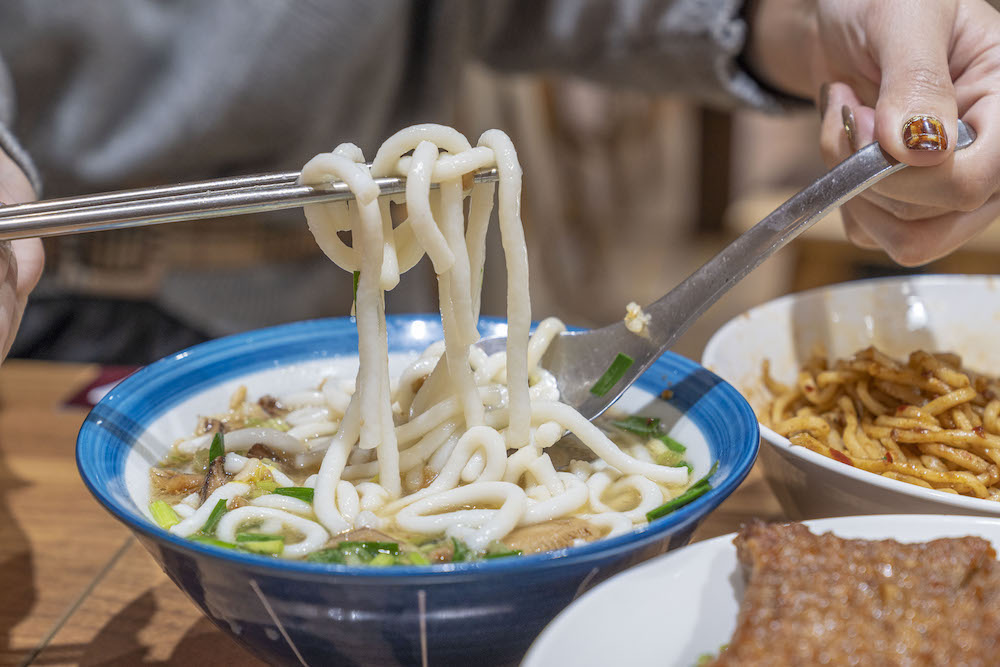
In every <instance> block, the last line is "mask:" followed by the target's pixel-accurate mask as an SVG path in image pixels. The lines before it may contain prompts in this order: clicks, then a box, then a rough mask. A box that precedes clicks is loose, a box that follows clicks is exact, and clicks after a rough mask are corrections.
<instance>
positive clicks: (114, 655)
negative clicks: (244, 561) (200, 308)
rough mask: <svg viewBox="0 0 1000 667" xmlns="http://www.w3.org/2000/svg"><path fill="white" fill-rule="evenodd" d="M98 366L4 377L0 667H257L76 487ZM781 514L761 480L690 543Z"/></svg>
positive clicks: (750, 483) (20, 365)
mask: <svg viewBox="0 0 1000 667" xmlns="http://www.w3.org/2000/svg"><path fill="white" fill-rule="evenodd" d="M98 370H99V369H98V368H97V367H96V366H88V365H75V364H53V363H45V362H29V361H16V360H14V361H8V362H6V363H4V364H3V366H2V367H0V665H46V666H49V665H122V666H125V665H137V664H154V665H183V666H184V667H194V666H197V665H212V666H213V667H214V666H217V665H251V666H252V665H260V664H262V663H260V662H259V661H257V660H255V659H254V658H253V657H252V656H250V655H249V654H247V653H246V652H244V651H243V649H241V648H240V647H239V646H237V645H236V643H235V642H233V641H232V640H230V639H229V638H228V637H227V636H226V635H224V634H223V633H222V632H221V631H219V630H217V629H216V628H215V626H213V625H212V624H211V623H210V622H209V621H208V620H207V619H205V618H204V617H203V616H202V615H201V612H200V611H199V610H198V609H197V608H196V607H195V606H194V604H192V603H191V602H190V601H189V600H188V599H187V598H186V597H185V596H184V595H183V593H181V592H180V590H179V589H178V588H177V587H176V586H174V584H173V583H172V582H170V580H169V579H167V577H166V575H164V574H163V572H161V571H160V569H159V567H158V566H157V565H156V563H155V562H154V561H153V559H152V558H150V557H149V556H148V555H147V553H146V551H145V550H144V549H143V548H142V547H141V546H140V545H139V544H138V543H137V542H136V541H135V539H134V538H132V537H131V534H130V533H129V531H128V530H127V529H126V528H125V527H124V526H122V525H121V524H119V523H118V522H117V521H115V520H114V519H113V518H111V516H110V515H109V514H107V513H106V512H105V511H104V510H103V509H102V508H101V507H100V506H99V505H98V503H97V501H95V500H94V499H93V498H92V497H91V495H90V493H89V492H88V491H87V489H86V487H84V485H83V482H81V481H80V477H79V474H78V473H77V469H76V462H75V460H74V447H75V441H76V432H77V430H78V429H79V427H80V424H81V422H82V421H83V419H84V417H85V416H86V410H84V409H82V408H74V407H66V406H65V400H66V399H67V397H69V396H71V395H73V394H75V393H76V392H77V391H78V390H79V389H80V388H81V387H83V386H85V385H86V384H88V383H89V382H90V381H91V380H92V379H93V378H94V377H96V375H97V373H98ZM780 515H781V510H780V508H779V506H778V502H777V500H776V499H775V498H774V496H773V495H772V494H771V492H770V490H769V489H768V488H767V485H766V483H765V482H764V479H763V476H762V475H761V472H760V470H759V467H758V468H755V469H754V470H753V471H752V472H751V474H750V477H749V478H748V479H747V480H746V481H745V482H744V483H743V485H742V486H741V487H740V489H739V490H738V491H737V492H736V493H734V494H733V495H732V496H731V497H730V498H729V499H728V500H727V501H726V502H725V503H723V505H722V506H721V507H720V509H718V510H717V511H716V512H715V513H713V514H712V515H711V516H710V517H709V518H708V519H707V520H706V521H705V522H704V524H703V525H702V526H701V527H700V528H699V529H698V531H697V533H695V539H696V540H698V539H705V538H708V537H714V536H716V535H721V534H723V533H728V532H731V531H733V530H735V529H736V528H737V527H738V526H739V524H740V523H741V522H742V521H744V520H745V519H747V518H749V517H752V516H759V517H762V518H765V519H774V518H778V517H780Z"/></svg>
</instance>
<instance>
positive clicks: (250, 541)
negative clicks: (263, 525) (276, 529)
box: [236, 533, 285, 556]
mask: <svg viewBox="0 0 1000 667" xmlns="http://www.w3.org/2000/svg"><path fill="white" fill-rule="evenodd" d="M236 546H237V547H239V548H240V549H244V550H246V551H252V552H253V553H256V554H264V555H270V556H277V555H279V554H281V552H282V551H284V549H285V538H284V537H282V536H281V535H263V534H261V533H238V534H237V535H236Z"/></svg>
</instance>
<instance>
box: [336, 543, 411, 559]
mask: <svg viewBox="0 0 1000 667" xmlns="http://www.w3.org/2000/svg"><path fill="white" fill-rule="evenodd" d="M337 548H338V549H341V550H344V549H364V550H365V551H367V552H368V553H370V554H372V555H374V554H377V553H385V554H390V555H392V556H395V555H397V554H398V553H399V543H398V542H341V543H340V544H338V545H337Z"/></svg>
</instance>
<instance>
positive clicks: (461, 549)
mask: <svg viewBox="0 0 1000 667" xmlns="http://www.w3.org/2000/svg"><path fill="white" fill-rule="evenodd" d="M451 545H452V550H451V560H452V562H454V563H460V562H462V561H467V560H470V559H471V557H472V552H471V551H469V547H467V546H465V542H462V541H461V540H456V539H455V538H454V537H453V538H451Z"/></svg>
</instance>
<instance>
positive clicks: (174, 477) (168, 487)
mask: <svg viewBox="0 0 1000 667" xmlns="http://www.w3.org/2000/svg"><path fill="white" fill-rule="evenodd" d="M149 480H150V482H151V483H152V485H153V491H154V495H156V494H158V495H167V496H181V497H183V496H186V495H188V494H191V493H194V492H195V491H197V490H198V489H200V488H201V486H202V484H204V483H205V477H204V475H194V474H190V473H185V472H178V471H177V470H167V469H165V468H153V469H152V470H150V471H149Z"/></svg>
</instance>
